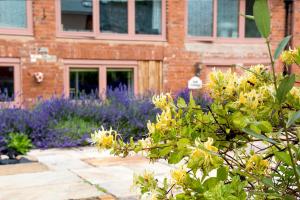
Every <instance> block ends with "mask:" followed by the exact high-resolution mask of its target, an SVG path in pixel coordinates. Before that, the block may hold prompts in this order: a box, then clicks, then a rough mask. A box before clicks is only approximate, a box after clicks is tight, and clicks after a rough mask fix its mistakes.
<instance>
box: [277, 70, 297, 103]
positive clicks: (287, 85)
mask: <svg viewBox="0 0 300 200" xmlns="http://www.w3.org/2000/svg"><path fill="white" fill-rule="evenodd" d="M295 79H296V77H295V74H292V75H291V76H286V77H285V78H284V79H283V80H282V81H281V83H280V85H279V87H278V90H277V92H276V98H277V100H278V103H279V104H281V103H283V102H284V100H285V98H286V96H287V94H288V93H289V92H290V91H291V89H292V88H293V86H294V84H295Z"/></svg>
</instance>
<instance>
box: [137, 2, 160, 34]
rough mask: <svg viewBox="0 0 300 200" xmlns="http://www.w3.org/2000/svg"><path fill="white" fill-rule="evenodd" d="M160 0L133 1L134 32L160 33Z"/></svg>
mask: <svg viewBox="0 0 300 200" xmlns="http://www.w3.org/2000/svg"><path fill="white" fill-rule="evenodd" d="M161 6H162V3H161V0H136V1H135V33H136V34H152V35H159V34H161V19H162V15H161V14H162V12H161V11H162V8H161Z"/></svg>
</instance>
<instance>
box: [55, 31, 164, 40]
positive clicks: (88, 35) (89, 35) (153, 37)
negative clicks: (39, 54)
mask: <svg viewBox="0 0 300 200" xmlns="http://www.w3.org/2000/svg"><path fill="white" fill-rule="evenodd" d="M56 35H57V37H58V38H66V39H89V40H91V39H93V40H116V41H150V42H166V41H167V40H166V37H165V36H163V35H129V34H110V33H102V34H94V33H84V32H58V33H57V34H56Z"/></svg>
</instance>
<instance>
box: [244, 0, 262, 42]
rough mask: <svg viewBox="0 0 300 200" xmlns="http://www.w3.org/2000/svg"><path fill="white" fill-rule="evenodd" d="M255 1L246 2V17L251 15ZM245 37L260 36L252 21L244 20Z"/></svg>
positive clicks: (248, 0)
mask: <svg viewBox="0 0 300 200" xmlns="http://www.w3.org/2000/svg"><path fill="white" fill-rule="evenodd" d="M254 1H255V0H246V15H253V5H254ZM245 37H247V38H260V37H261V35H260V33H259V31H258V30H257V27H256V24H255V22H254V20H251V19H246V23H245Z"/></svg>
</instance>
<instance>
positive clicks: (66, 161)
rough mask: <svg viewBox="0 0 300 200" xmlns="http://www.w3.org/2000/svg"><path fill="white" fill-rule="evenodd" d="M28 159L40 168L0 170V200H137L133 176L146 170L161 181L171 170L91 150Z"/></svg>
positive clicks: (35, 152) (52, 151)
mask: <svg viewBox="0 0 300 200" xmlns="http://www.w3.org/2000/svg"><path fill="white" fill-rule="evenodd" d="M28 156H30V157H32V158H35V159H36V160H38V161H39V163H40V164H37V163H35V164H34V165H32V164H25V165H19V166H16V168H13V167H10V168H9V167H8V166H5V168H6V170H5V168H3V169H1V168H0V171H1V170H2V173H0V200H69V199H76V200H77V199H88V198H92V197H95V198H93V200H94V199H95V200H96V199H103V200H104V199H107V200H108V199H123V200H125V199H126V200H129V199H138V196H137V192H136V190H134V189H132V187H131V185H132V181H133V180H132V179H133V174H135V173H142V172H143V171H145V170H148V171H153V172H154V173H155V175H156V177H157V178H158V179H161V178H162V177H164V176H166V175H167V174H168V173H169V171H170V170H171V167H170V166H168V165H167V164H165V163H163V162H157V163H152V164H151V163H149V161H148V160H146V159H144V158H143V157H140V156H133V157H128V158H126V159H122V158H118V157H114V156H111V155H109V152H98V151H97V150H96V149H95V148H93V147H84V148H72V149H49V150H33V151H31V152H30V153H29V154H28ZM18 168H19V169H18ZM7 169H8V170H7ZM96 197H97V198H96ZM113 197H114V198H113Z"/></svg>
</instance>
